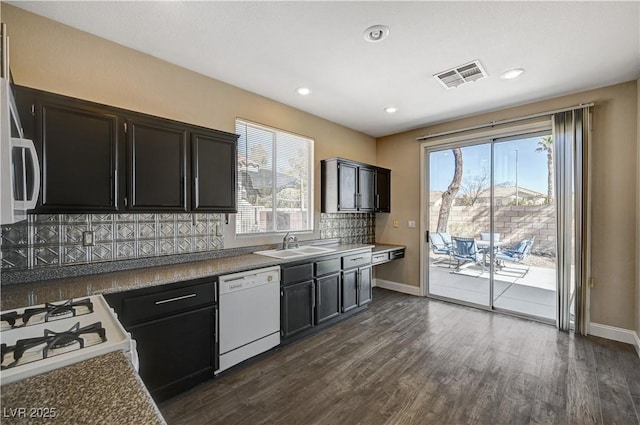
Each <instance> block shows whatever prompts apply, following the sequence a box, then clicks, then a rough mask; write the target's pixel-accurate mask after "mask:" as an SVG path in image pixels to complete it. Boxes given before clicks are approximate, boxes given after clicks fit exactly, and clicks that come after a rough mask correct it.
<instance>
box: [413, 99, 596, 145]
mask: <svg viewBox="0 0 640 425" xmlns="http://www.w3.org/2000/svg"><path fill="white" fill-rule="evenodd" d="M593 105H594V103H593V102H591V103H581V104H579V105H576V106H570V107H568V108H562V109H555V110H553V111H547V112H540V113H538V114H533V115H527V116H525V117H519V118H510V119H506V120H500V121H491V122H490V123H486V124H479V125H474V126H472V127H465V128H461V129H458V130H450V131H443V132H441V133H434V134H427V135H426V136H420V137H418V138H416V140H417V141H418V142H421V141H423V140H427V139H433V138H435V137H441V136H448V135H450V134H457V133H464V132H465V131H471V130H479V129H481V128H487V127H495V126H496V125H503V124H510V123H512V122H518V121H526V120H530V119H533V118H540V117H544V116H546V115H552V114H557V113H560V112H567V111H573V110H575V109H582V108H587V107H591V106H593Z"/></svg>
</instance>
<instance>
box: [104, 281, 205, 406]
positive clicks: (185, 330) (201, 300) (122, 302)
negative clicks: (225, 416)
mask: <svg viewBox="0 0 640 425" xmlns="http://www.w3.org/2000/svg"><path fill="white" fill-rule="evenodd" d="M216 287H217V283H216V282H215V278H204V279H198V280H194V281H186V282H180V283H175V284H169V285H163V286H160V287H153V288H142V289H136V290H132V291H126V292H120V293H112V294H105V299H106V300H107V302H108V303H109V305H111V307H113V309H114V310H115V312H116V313H117V314H118V319H119V320H120V321H121V322H122V325H123V326H124V328H125V329H126V330H127V331H128V332H130V333H131V336H132V338H133V339H134V340H135V341H136V345H137V346H136V351H137V352H138V357H139V359H140V371H139V372H140V377H141V378H142V381H143V382H144V384H145V386H146V387H147V389H148V390H149V392H150V393H151V395H152V396H153V398H154V399H155V400H156V401H162V400H166V399H168V398H170V397H172V396H174V395H176V394H178V393H180V392H182V391H185V390H187V389H189V388H192V387H194V386H195V385H197V384H199V383H200V382H203V381H206V380H207V379H210V378H213V374H214V371H215V370H216V369H217V366H218V338H217V335H218V330H217V326H218V325H217V311H218V304H217V289H216Z"/></svg>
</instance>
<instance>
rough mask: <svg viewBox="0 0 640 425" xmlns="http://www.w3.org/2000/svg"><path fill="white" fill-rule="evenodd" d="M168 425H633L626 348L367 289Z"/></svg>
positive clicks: (167, 406)
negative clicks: (362, 303)
mask: <svg viewBox="0 0 640 425" xmlns="http://www.w3.org/2000/svg"><path fill="white" fill-rule="evenodd" d="M160 408H161V411H162V414H163V415H164V417H165V418H166V420H167V422H168V424H170V425H174V424H175V425H178V424H225V425H229V424H251V425H253V424H292V425H293V424H303V425H307V424H349V425H350V424H366V425H372V424H491V425H494V424H509V425H512V424H554V425H562V424H579V425H588V424H603V425H609V424H638V423H640V420H639V418H640V359H639V358H638V355H637V354H636V352H635V350H634V348H633V347H632V346H631V345H627V344H622V343H617V342H613V341H609V340H605V339H601V338H595V337H579V336H573V335H569V334H566V333H562V332H558V331H557V330H556V329H555V328H554V327H553V326H549V325H545V324H541V323H536V322H532V321H528V320H523V319H518V318H514V317H509V316H505V315H500V314H493V313H489V312H484V311H480V310H476V309H473V308H467V307H463V306H457V305H454V304H449V303H445V302H441V301H434V300H429V299H427V298H420V297H413V296H409V295H403V294H399V293H396V292H391V291H386V290H383V289H377V288H376V289H374V302H373V304H372V306H371V308H370V309H368V310H367V311H365V312H363V313H360V314H358V315H356V316H354V317H352V318H350V319H347V320H345V321H343V322H342V323H339V324H337V325H335V326H333V327H331V328H329V329H326V330H325V331H323V332H321V333H319V334H316V335H313V336H311V337H308V338H306V339H303V340H301V341H299V342H297V343H294V344H291V345H289V346H286V347H284V348H281V349H278V350H276V351H274V352H272V353H268V354H267V355H264V356H262V357H261V358H260V359H258V360H255V361H254V360H252V361H250V362H249V363H248V364H243V365H240V366H238V367H236V368H235V369H232V370H230V371H228V372H227V373H224V374H222V375H221V376H218V377H216V378H215V379H213V380H211V381H209V382H207V383H204V384H202V385H200V386H198V387H196V388H194V389H193V390H191V391H189V392H187V393H184V394H181V395H179V396H177V397H175V398H173V399H171V400H169V401H167V402H165V403H163V404H162V405H161V406H160Z"/></svg>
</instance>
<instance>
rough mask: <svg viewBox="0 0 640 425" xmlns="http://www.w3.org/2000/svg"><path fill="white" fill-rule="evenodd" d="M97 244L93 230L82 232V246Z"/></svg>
mask: <svg viewBox="0 0 640 425" xmlns="http://www.w3.org/2000/svg"><path fill="white" fill-rule="evenodd" d="M95 244H96V238H95V233H94V231H93V230H87V231H84V232H82V246H94V245H95Z"/></svg>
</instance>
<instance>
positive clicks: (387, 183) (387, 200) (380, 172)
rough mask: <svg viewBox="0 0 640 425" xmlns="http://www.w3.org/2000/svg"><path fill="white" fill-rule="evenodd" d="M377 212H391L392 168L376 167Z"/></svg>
mask: <svg viewBox="0 0 640 425" xmlns="http://www.w3.org/2000/svg"><path fill="white" fill-rule="evenodd" d="M376 212H387V213H388V212H391V170H388V169H386V168H377V169H376Z"/></svg>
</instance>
